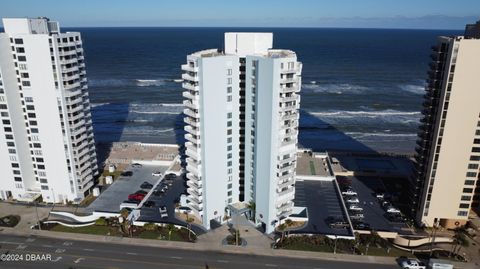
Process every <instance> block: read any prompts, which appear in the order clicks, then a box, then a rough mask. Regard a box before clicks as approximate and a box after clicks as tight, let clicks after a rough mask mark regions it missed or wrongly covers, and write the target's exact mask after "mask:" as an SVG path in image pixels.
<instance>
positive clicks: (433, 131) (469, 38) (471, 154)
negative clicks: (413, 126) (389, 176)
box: [416, 22, 480, 228]
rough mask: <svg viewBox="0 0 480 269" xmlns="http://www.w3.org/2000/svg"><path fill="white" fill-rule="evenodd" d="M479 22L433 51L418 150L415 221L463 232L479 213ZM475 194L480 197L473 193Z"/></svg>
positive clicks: (449, 38) (447, 39)
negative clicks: (473, 213) (474, 211)
mask: <svg viewBox="0 0 480 269" xmlns="http://www.w3.org/2000/svg"><path fill="white" fill-rule="evenodd" d="M479 33H480V22H479V23H477V24H476V25H469V26H467V31H466V32H465V36H455V37H439V38H438V44H437V46H434V47H432V49H433V54H432V62H431V64H430V71H429V73H428V74H429V79H428V87H427V93H426V95H425V102H424V110H423V114H424V115H425V116H424V118H423V120H422V123H423V124H422V126H421V127H420V128H421V131H420V133H419V140H418V142H417V144H418V146H417V148H416V151H417V155H416V168H417V184H418V185H417V190H418V192H417V193H418V201H419V203H418V211H417V221H418V222H419V223H420V224H424V225H426V226H433V225H442V226H444V227H448V228H454V227H458V226H462V225H464V224H465V223H466V221H467V220H468V215H469V211H470V209H471V208H472V207H478V200H479V199H478V185H477V184H478V176H479V165H480V103H479V100H480V76H479V71H478V70H480V34H479ZM476 191H477V193H475V192H476Z"/></svg>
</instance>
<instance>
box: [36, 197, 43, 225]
mask: <svg viewBox="0 0 480 269" xmlns="http://www.w3.org/2000/svg"><path fill="white" fill-rule="evenodd" d="M35 213H36V214H37V225H38V229H39V230H42V225H40V218H39V217H38V208H37V200H35Z"/></svg>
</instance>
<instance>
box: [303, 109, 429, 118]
mask: <svg viewBox="0 0 480 269" xmlns="http://www.w3.org/2000/svg"><path fill="white" fill-rule="evenodd" d="M308 113H310V114H312V115H315V116H320V117H331V116H335V117H355V116H367V117H381V116H413V115H420V114H421V113H420V112H418V111H398V110H393V109H387V110H378V111H347V110H339V111H323V112H308Z"/></svg>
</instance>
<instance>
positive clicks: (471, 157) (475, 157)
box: [470, 156, 480, 161]
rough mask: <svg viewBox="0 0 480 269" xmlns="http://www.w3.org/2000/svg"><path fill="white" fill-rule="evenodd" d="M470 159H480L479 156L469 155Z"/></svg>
mask: <svg viewBox="0 0 480 269" xmlns="http://www.w3.org/2000/svg"><path fill="white" fill-rule="evenodd" d="M470 161H480V156H470Z"/></svg>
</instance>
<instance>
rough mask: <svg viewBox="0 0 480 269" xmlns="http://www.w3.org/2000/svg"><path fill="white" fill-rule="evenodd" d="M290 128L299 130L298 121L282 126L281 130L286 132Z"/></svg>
mask: <svg viewBox="0 0 480 269" xmlns="http://www.w3.org/2000/svg"><path fill="white" fill-rule="evenodd" d="M290 128H294V129H296V128H298V122H297V121H296V120H293V121H291V122H290V123H288V124H282V125H280V130H285V129H290Z"/></svg>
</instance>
